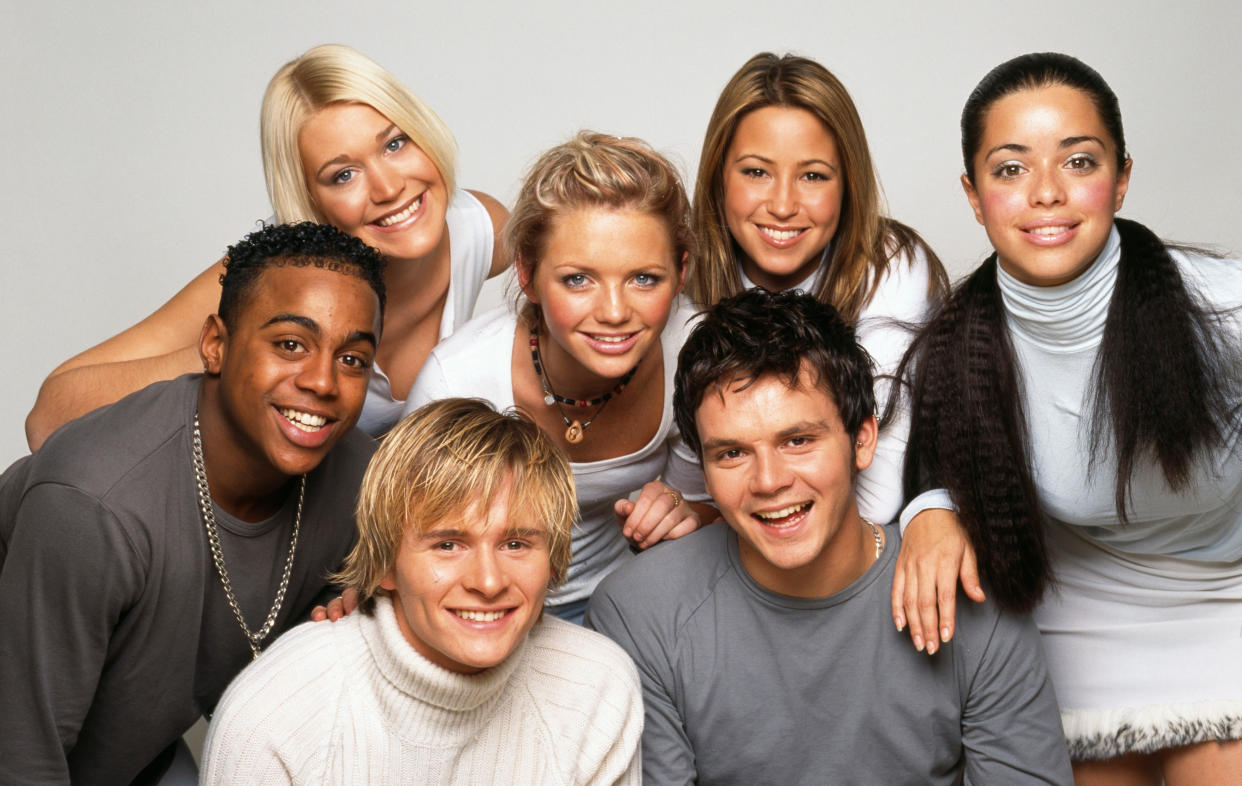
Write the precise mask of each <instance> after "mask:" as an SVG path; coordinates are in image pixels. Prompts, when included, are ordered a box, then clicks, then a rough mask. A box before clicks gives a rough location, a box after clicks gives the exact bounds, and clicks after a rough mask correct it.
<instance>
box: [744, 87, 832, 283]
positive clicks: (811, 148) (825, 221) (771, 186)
mask: <svg viewBox="0 0 1242 786" xmlns="http://www.w3.org/2000/svg"><path fill="white" fill-rule="evenodd" d="M722 182H723V187H724V211H725V216H724V217H725V223H726V224H727V225H728V227H729V233H730V234H731V235H732V236H733V239H734V240H735V241H737V244H738V245H739V246H740V247H741V249H742V251H743V252H744V255H745V258H744V259H742V270H743V271H745V273H746V276H747V278H749V279H750V280H751V281H753V282H754V283H755V284H758V285H759V286H762V287H764V288H765V289H767V290H769V291H772V292H782V291H784V290H786V289H789V288H790V287H793V286H795V285H797V284H800V283H802V282H803V281H805V280H806V279H807V278H809V277H810V276H811V274H812V273H814V272H815V269H816V267H817V266H818V265H819V261H820V256H821V254H822V253H823V250H824V248H825V247H826V246H827V245H828V243H829V242H831V241H832V237H833V235H835V234H836V232H837V224H838V222H839V221H840V219H841V202H842V200H843V199H844V198H845V178H844V172H843V170H842V168H841V163H840V159H839V156H838V154H837V144H836V140H834V139H833V138H832V134H830V133H829V132H828V129H827V128H825V127H824V124H823V123H821V122H820V121H819V119H818V118H816V117H815V116H814V115H813V114H811V113H810V112H808V111H806V110H805V109H798V108H794V107H785V106H765V107H763V108H761V109H756V110H754V111H752V112H750V113H749V114H747V115H746V116H745V117H743V118H742V120H741V122H740V123H738V125H737V131H736V132H735V133H734V135H733V141H732V143H730V145H729V150H728V152H727V153H726V154H725V163H724V177H723V181H722Z"/></svg>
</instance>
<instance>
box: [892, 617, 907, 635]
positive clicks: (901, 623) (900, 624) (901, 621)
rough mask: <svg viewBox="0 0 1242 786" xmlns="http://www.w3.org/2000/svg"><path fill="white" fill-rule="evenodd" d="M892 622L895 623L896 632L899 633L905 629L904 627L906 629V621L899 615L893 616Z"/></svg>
mask: <svg viewBox="0 0 1242 786" xmlns="http://www.w3.org/2000/svg"><path fill="white" fill-rule="evenodd" d="M893 622H895V623H896V624H897V632H898V633H901V632H902V631H903V630H905V629H906V621H905V620H904V619H902V618H901V617H896V618H894V619H893Z"/></svg>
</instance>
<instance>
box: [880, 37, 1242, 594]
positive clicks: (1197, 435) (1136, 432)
mask: <svg viewBox="0 0 1242 786" xmlns="http://www.w3.org/2000/svg"><path fill="white" fill-rule="evenodd" d="M1054 85H1066V86H1069V87H1073V88H1075V89H1078V90H1081V91H1083V92H1084V93H1086V94H1087V96H1088V97H1089V98H1090V99H1091V101H1092V103H1093V105H1094V106H1095V107H1096V109H1097V111H1099V113H1100V117H1101V119H1102V120H1103V123H1104V125H1105V127H1106V128H1107V129H1108V131H1109V133H1110V134H1112V135H1113V137H1114V139H1113V141H1114V142H1116V144H1117V150H1118V159H1119V162H1122V163H1123V162H1124V160H1125V153H1124V150H1125V139H1124V136H1123V133H1122V126H1121V112H1120V109H1119V108H1118V103H1117V97H1116V96H1115V95H1114V94H1113V91H1112V90H1111V89H1110V88H1109V87H1108V84H1107V83H1105V82H1104V80H1103V78H1102V77H1100V75H1099V74H1098V73H1096V72H1095V71H1094V70H1092V69H1091V68H1090V67H1089V66H1087V65H1086V64H1084V63H1082V62H1081V61H1079V60H1077V59H1075V58H1072V57H1069V56H1068V55H1061V54H1052V53H1047V54H1031V55H1023V56H1022V57H1018V58H1015V59H1013V60H1010V61H1008V62H1006V63H1003V64H1001V65H1000V66H998V67H997V68H996V69H994V70H993V71H992V72H991V73H989V74H988V75H987V76H986V77H984V79H983V81H982V82H980V83H979V86H978V87H976V88H975V90H974V92H973V93H971V96H970V99H969V100H968V101H967V103H966V107H965V109H964V110H963V112H962V153H963V156H964V158H965V162H966V171H967V173H968V175H967V176H968V177H970V178H971V179H972V181H973V172H972V171H971V168H972V159H973V156H974V154H975V152H976V151H977V150H978V147H979V143H980V138H981V137H982V133H983V126H984V122H985V114H986V112H987V110H988V109H989V108H990V107H991V106H992V104H994V103H995V102H996V101H997V100H998V99H1000V98H1002V97H1004V96H1006V95H1010V94H1012V93H1015V92H1018V91H1021V90H1028V89H1035V88H1039V87H1047V86H1054ZM1116 226H1117V229H1118V232H1119V234H1120V236H1121V261H1120V263H1119V266H1118V272H1117V283H1116V286H1115V289H1114V291H1113V295H1112V299H1111V301H1110V303H1109V308H1108V316H1107V320H1106V322H1105V328H1104V337H1103V342H1102V344H1101V346H1100V350H1099V354H1098V356H1097V360H1096V365H1095V370H1094V375H1095V381H1094V392H1093V394H1092V401H1091V406H1092V412H1091V438H1092V445H1093V447H1092V451H1093V452H1092V455H1091V457H1090V461H1091V466H1094V465H1095V464H1096V462H1097V461H1098V459H1099V457H1100V456H1101V451H1103V450H1105V448H1107V447H1110V446H1111V448H1112V450H1113V451H1114V453H1115V454H1116V457H1117V475H1116V478H1115V481H1114V501H1115V504H1116V509H1117V516H1118V518H1119V519H1120V520H1121V522H1122V523H1125V522H1126V521H1127V508H1128V503H1129V499H1130V484H1131V479H1132V476H1133V473H1134V469H1135V466H1136V464H1137V463H1138V462H1139V461H1140V460H1142V459H1145V458H1151V459H1154V460H1155V461H1156V462H1157V463H1158V464H1159V465H1160V468H1161V470H1162V472H1163V474H1164V478H1165V480H1166V482H1167V483H1168V485H1169V487H1170V488H1171V489H1173V490H1174V491H1184V490H1186V489H1187V488H1188V487H1189V485H1190V481H1191V469H1192V465H1193V464H1194V462H1195V460H1196V459H1197V458H1198V457H1200V456H1201V455H1202V454H1203V453H1204V452H1206V451H1207V450H1209V449H1211V448H1212V447H1214V446H1217V445H1219V444H1221V443H1222V441H1223V440H1224V439H1225V437H1226V435H1231V433H1232V432H1233V430H1234V429H1235V428H1236V423H1237V417H1236V411H1235V410H1234V409H1233V407H1234V405H1233V403H1232V401H1231V393H1232V392H1233V391H1234V390H1235V389H1236V382H1237V379H1236V378H1237V375H1238V369H1237V367H1236V366H1237V364H1236V354H1237V351H1236V349H1234V348H1232V347H1228V346H1226V345H1225V343H1224V341H1223V339H1222V332H1223V331H1222V329H1221V324H1220V319H1219V315H1218V314H1217V313H1215V312H1214V311H1212V310H1210V309H1208V308H1206V307H1205V306H1203V305H1202V304H1200V303H1199V302H1198V301H1197V300H1196V298H1195V297H1194V296H1193V295H1192V294H1191V293H1190V291H1189V290H1188V289H1187V287H1186V284H1185V282H1184V281H1183V280H1182V276H1181V274H1180V272H1179V271H1178V268H1177V265H1176V263H1175V262H1174V260H1173V258H1172V256H1171V255H1170V253H1169V249H1168V247H1167V246H1166V245H1165V244H1164V243H1163V242H1162V241H1161V240H1160V239H1159V238H1158V237H1156V235H1155V234H1153V233H1152V232H1151V231H1150V230H1148V229H1147V228H1146V227H1144V226H1142V225H1141V224H1138V223H1135V222H1133V221H1127V220H1124V219H1116ZM996 265H997V261H996V255H995V254H993V255H992V257H991V258H989V259H988V260H987V262H985V263H984V264H983V265H982V266H981V267H980V268H979V269H978V270H976V271H975V272H974V273H973V274H972V275H970V276H969V277H968V278H967V279H966V280H965V281H964V282H962V283H961V284H960V285H958V286H957V287H956V288H955V289H954V291H953V293H952V295H951V296H950V298H949V300H948V301H947V302H946V303H945V305H944V306H943V307H941V309H940V310H939V311H938V313H937V314H936V315H935V316H934V317H933V318H932V320H931V322H930V323H929V324H928V325H927V327H926V328H925V329H924V330H923V331H922V333H921V334H920V335H919V337H918V338H917V339H916V340H915V342H914V343H913V344H912V346H911V348H910V350H909V352H907V354H906V357H905V359H904V360H903V362H902V365H901V368H900V369H899V372H898V373H899V375H900V376H901V377H902V378H904V379H907V380H908V381H909V384H910V389H911V405H912V408H913V423H912V427H911V432H910V439H909V443H908V445H907V449H906V467H905V493H906V497H907V498H910V497H912V496H914V495H915V494H917V493H918V492H919V491H921V490H923V489H926V488H932V487H937V486H939V487H942V488H945V489H947V490H948V491H949V494H950V496H951V497H952V498H953V501H954V504H955V505H956V506H957V508H958V515H959V518H960V520H961V522H962V524H963V526H964V527H965V528H966V531H967V533H968V534H969V536H970V539H971V541H972V543H973V545H974V547H975V551H976V555H977V557H978V562H979V570H980V574H981V577H982V579H983V581H984V583H985V584H986V585H987V586H988V587H989V590H990V593H991V595H992V597H993V599H994V600H995V601H996V602H997V603H998V604H999V605H1000V606H1001V607H1003V608H1006V609H1010V610H1013V611H1019V612H1026V611H1030V610H1031V609H1032V608H1034V606H1035V604H1036V603H1038V601H1039V599H1040V598H1041V597H1042V595H1043V592H1044V590H1045V589H1046V588H1047V586H1048V585H1049V584H1050V582H1051V581H1052V578H1053V577H1052V573H1051V570H1050V566H1049V562H1048V554H1047V550H1046V548H1045V544H1044V537H1043V527H1042V514H1041V509H1040V505H1039V499H1038V495H1037V494H1036V489H1035V484H1034V481H1033V479H1032V472H1031V459H1030V454H1029V448H1028V444H1029V443H1028V439H1027V436H1028V435H1027V432H1026V419H1025V417H1024V414H1023V410H1022V390H1021V388H1020V383H1019V374H1018V369H1017V365H1016V363H1015V360H1014V351H1013V346H1012V344H1011V342H1010V339H1009V333H1008V330H1007V329H1006V326H1005V316H1004V311H1003V306H1002V303H1001V295H1000V289H999V287H998V285H997V280H996Z"/></svg>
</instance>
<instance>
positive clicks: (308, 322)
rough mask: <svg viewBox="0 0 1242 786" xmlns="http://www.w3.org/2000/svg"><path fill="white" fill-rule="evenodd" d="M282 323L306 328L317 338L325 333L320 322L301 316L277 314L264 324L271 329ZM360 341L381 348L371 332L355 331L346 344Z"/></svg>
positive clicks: (346, 339)
mask: <svg viewBox="0 0 1242 786" xmlns="http://www.w3.org/2000/svg"><path fill="white" fill-rule="evenodd" d="M282 322H292V323H293V324H295V325H301V326H302V327H304V328H306V329H307V330H309V331H310V332H311V333H313V334H314V335H315V336H316V337H318V336H320V335H321V334H322V333H323V331H322V330H320V328H319V323H318V322H316V321H315V320H313V319H311V318H310V317H305V316H302V315H301V314H277V315H276V316H274V317H272V318H271V319H269V320H268V321H266V322H264V323H263V327H265V328H266V327H271V326H272V325H279V324H281V323H282ZM358 341H363V342H366V343H368V344H370V345H371V347H372V348H374V347H377V346H379V339H377V338H376V337H375V334H374V333H372V332H371V331H369V330H355V331H353V332H352V333H350V334H349V335H348V336H346V337H345V342H344V343H346V344H353V343H356V342H358Z"/></svg>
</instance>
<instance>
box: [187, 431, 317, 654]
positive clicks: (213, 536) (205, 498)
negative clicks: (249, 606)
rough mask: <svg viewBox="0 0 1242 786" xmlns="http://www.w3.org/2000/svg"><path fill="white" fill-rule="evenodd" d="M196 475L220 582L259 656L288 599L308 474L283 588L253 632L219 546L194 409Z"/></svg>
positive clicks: (295, 519) (302, 486)
mask: <svg viewBox="0 0 1242 786" xmlns="http://www.w3.org/2000/svg"><path fill="white" fill-rule="evenodd" d="M194 479H195V481H197V483H198V507H199V510H201V511H202V513H203V526H205V527H206V528H207V543H208V544H209V545H210V546H211V561H212V562H214V563H215V564H216V573H218V574H219V575H220V583H221V584H223V585H224V597H225V598H227V599H228V602H229V608H230V609H232V610H233V616H234V617H236V618H237V624H238V625H241V629H242V633H244V634H246V640H247V641H248V642H249V643H250V652H251V653H253V654H254V657H256V658H257V657H259V652H260V648H259V644H260V643H262V641H263V640H264V639H266V638H267V634H269V633H271V632H272V627H273V626H275V625H276V617H277V616H278V615H279V614H280V606H281V604H282V603H284V601H285V591H286V590H288V589H289V576H290V574H291V573H292V572H293V553H294V552H295V551H297V548H298V530H299V529H301V527H302V500H303V499H304V498H305V497H306V476H305V475H303V476H302V478H301V483H300V484H299V485H298V511H297V513H296V514H295V515H294V517H293V537H292V538H290V539H289V556H288V558H286V559H285V572H284V575H282V576H281V577H280V589H278V590H276V599H275V600H274V601H272V609H271V611H269V612H268V613H267V619H266V620H264V622H263V627H262V628H259V629H258V630H257V631H255V632H254V633H251V632H250V628H249V627H248V626H247V625H246V620H245V618H244V617H242V611H241V607H240V606H238V605H237V596H236V595H234V594H233V585H232V583H231V582H229V572H228V570H227V569H226V568H225V567H224V551H223V550H222V549H221V548H220V531H219V530H218V529H217V528H216V514H215V511H214V510H212V508H211V490H210V489H209V488H208V487H207V467H206V465H205V464H204V462H203V435H202V433H201V432H200V431H199V429H198V413H197V412H195V413H194Z"/></svg>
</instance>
